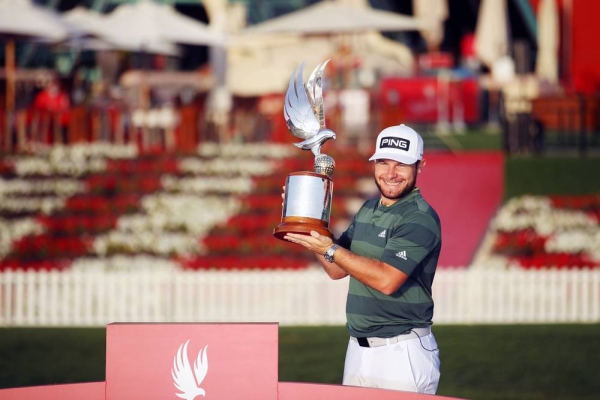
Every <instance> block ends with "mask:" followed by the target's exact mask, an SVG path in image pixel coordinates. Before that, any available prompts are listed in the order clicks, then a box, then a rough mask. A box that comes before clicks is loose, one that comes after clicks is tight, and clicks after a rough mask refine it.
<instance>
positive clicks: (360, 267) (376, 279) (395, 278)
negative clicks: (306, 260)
mask: <svg viewBox="0 0 600 400" xmlns="http://www.w3.org/2000/svg"><path fill="white" fill-rule="evenodd" d="M317 258H318V259H319V261H320V262H321V265H323V268H325V271H326V272H327V274H328V275H329V276H330V277H331V278H332V279H339V278H343V277H344V276H346V275H350V276H352V277H353V278H355V279H356V280H358V281H360V282H362V283H364V284H365V285H367V286H369V287H372V288H373V289H375V290H378V291H380V292H382V293H384V294H388V295H389V294H392V293H394V292H395V291H396V290H398V288H399V287H400V286H402V284H403V283H404V282H406V279H407V278H408V276H407V275H406V274H404V273H403V272H401V271H400V270H398V269H396V268H394V267H392V266H391V265H389V264H386V263H384V262H383V261H379V260H375V259H372V258H368V257H363V256H360V255H358V254H356V253H353V252H351V251H349V250H346V249H344V248H339V249H338V250H337V251H336V252H335V256H334V260H335V262H334V263H329V262H327V261H326V260H325V259H324V257H323V256H320V255H318V256H317ZM326 264H330V266H327V265H326ZM328 268H329V269H330V270H331V272H330V271H329V270H328ZM332 273H333V274H334V276H338V278H335V277H334V276H332Z"/></svg>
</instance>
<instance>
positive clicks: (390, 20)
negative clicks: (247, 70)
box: [242, 1, 426, 34]
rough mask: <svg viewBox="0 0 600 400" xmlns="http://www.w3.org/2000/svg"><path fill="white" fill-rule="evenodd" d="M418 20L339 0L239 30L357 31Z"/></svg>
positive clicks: (406, 26) (415, 25) (418, 24)
mask: <svg viewBox="0 0 600 400" xmlns="http://www.w3.org/2000/svg"><path fill="white" fill-rule="evenodd" d="M424 26H426V24H424V23H423V22H422V21H420V20H418V19H416V18H413V17H410V16H406V15H400V14H397V13H393V12H389V11H382V10H375V9H373V8H371V7H356V6H352V5H346V4H344V3H342V2H339V1H321V2H319V3H316V4H314V5H312V6H309V7H305V8H303V9H300V10H298V11H294V12H291V13H288V14H285V15H282V16H280V17H276V18H272V19H270V20H268V21H265V22H262V23H260V24H256V25H253V26H251V27H249V28H247V29H245V30H244V31H243V32H242V33H249V34H250V33H285V32H287V33H303V34H335V33H352V32H361V31H369V30H375V31H383V32H392V31H405V30H418V29H421V28H423V27H424Z"/></svg>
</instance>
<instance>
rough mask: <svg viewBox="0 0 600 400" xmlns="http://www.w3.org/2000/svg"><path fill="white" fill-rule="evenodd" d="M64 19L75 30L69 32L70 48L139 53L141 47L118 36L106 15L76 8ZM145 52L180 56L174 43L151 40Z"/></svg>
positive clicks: (147, 43) (66, 13)
mask: <svg viewBox="0 0 600 400" xmlns="http://www.w3.org/2000/svg"><path fill="white" fill-rule="evenodd" d="M61 16H62V19H63V20H64V21H65V22H67V23H68V24H69V25H70V26H71V27H73V28H74V29H71V30H69V40H68V42H67V43H66V44H67V45H69V46H70V47H75V48H82V49H86V50H96V51H102V50H125V51H139V50H140V45H139V43H138V42H136V41H133V42H132V41H131V40H128V39H126V38H122V37H120V36H118V35H116V34H115V33H114V31H113V29H114V26H113V24H112V23H110V21H108V18H107V17H106V16H105V15H104V14H100V13H97V12H95V11H92V10H89V9H87V8H85V7H81V6H80V7H75V8H74V9H72V10H71V11H67V12H65V13H63V14H62V15H61ZM144 51H145V52H147V53H152V54H163V55H171V56H174V55H178V54H179V50H178V49H177V46H176V45H175V44H173V43H170V42H167V41H164V40H162V41H161V40H149V41H147V42H146V43H145V44H144Z"/></svg>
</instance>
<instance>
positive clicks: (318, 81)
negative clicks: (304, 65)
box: [306, 60, 329, 129]
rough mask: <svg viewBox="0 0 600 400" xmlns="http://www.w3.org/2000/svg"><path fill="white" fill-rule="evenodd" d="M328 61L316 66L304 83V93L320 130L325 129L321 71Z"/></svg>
mask: <svg viewBox="0 0 600 400" xmlns="http://www.w3.org/2000/svg"><path fill="white" fill-rule="evenodd" d="M328 62H329V60H327V61H325V62H324V63H322V64H320V65H317V67H316V68H315V69H314V70H313V72H312V73H311V74H310V77H309V78H308V81H306V93H307V94H308V98H309V102H310V103H311V105H312V108H313V112H314V114H315V115H316V117H317V120H318V121H319V127H320V129H325V105H324V103H323V71H324V70H325V67H326V66H327V63H328Z"/></svg>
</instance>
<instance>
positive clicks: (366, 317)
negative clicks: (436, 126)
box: [285, 125, 442, 394]
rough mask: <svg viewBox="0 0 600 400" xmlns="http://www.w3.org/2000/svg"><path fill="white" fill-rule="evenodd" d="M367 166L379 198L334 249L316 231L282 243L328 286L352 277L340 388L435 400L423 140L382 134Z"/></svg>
mask: <svg viewBox="0 0 600 400" xmlns="http://www.w3.org/2000/svg"><path fill="white" fill-rule="evenodd" d="M369 161H373V168H374V178H375V183H376V184H377V187H378V188H379V192H380V196H378V197H377V198H374V199H370V200H367V201H366V202H365V203H364V204H363V205H362V207H361V208H360V209H359V211H358V212H357V213H356V215H355V216H354V219H353V221H352V223H351V224H350V226H349V227H348V229H347V230H346V231H345V232H344V233H343V234H342V235H341V236H340V237H339V238H338V239H337V241H336V242H335V243H334V241H333V240H332V239H330V238H329V237H327V236H324V235H320V234H319V233H317V232H315V231H312V232H311V233H310V235H302V234H294V233H288V234H286V236H285V239H287V240H289V241H290V242H293V243H297V244H300V245H302V246H304V247H306V248H307V249H308V250H310V251H312V252H314V253H315V255H316V257H317V259H318V260H319V262H320V263H321V265H322V266H323V268H324V270H325V272H326V273H327V274H328V275H329V277H330V278H331V279H341V278H344V277H346V276H350V278H349V279H350V283H349V290H348V297H347V302H346V318H347V324H346V326H347V328H348V332H349V334H350V340H349V342H348V349H347V352H346V361H345V364H344V377H343V384H344V385H351V386H366V387H375V388H385V389H393V390H402V391H409V392H419V393H427V394H435V392H436V390H437V387H438V382H439V378H440V357H439V350H438V348H437V343H436V340H435V338H434V336H433V333H432V332H431V325H432V318H433V299H432V289H431V287H432V283H433V278H434V275H435V272H436V268H437V262H438V258H439V255H440V249H441V246H442V241H441V227H440V220H439V217H438V215H437V213H436V212H435V210H434V209H433V208H432V207H431V205H429V203H427V201H426V200H425V199H424V198H423V196H422V195H421V191H420V190H419V188H418V187H417V186H416V183H417V175H418V174H420V173H421V172H422V171H423V168H424V167H425V159H424V158H423V139H422V138H421V136H420V135H419V134H418V133H417V132H416V131H415V130H413V129H411V128H410V127H408V126H406V125H399V126H392V127H389V128H386V129H384V130H383V131H381V133H380V134H379V135H378V136H377V142H376V150H375V154H373V156H372V157H371V158H370V159H369Z"/></svg>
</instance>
